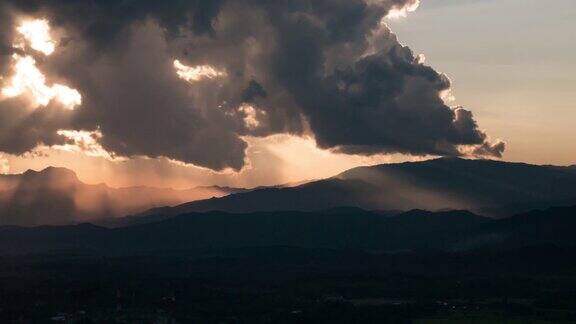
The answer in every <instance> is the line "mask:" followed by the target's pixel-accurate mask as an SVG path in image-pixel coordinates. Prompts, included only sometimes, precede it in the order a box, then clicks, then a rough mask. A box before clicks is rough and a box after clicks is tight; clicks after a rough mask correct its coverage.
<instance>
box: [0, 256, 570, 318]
mask: <svg viewBox="0 0 576 324" xmlns="http://www.w3.org/2000/svg"><path fill="white" fill-rule="evenodd" d="M216 255H218V256H216ZM575 257H576V250H573V249H562V248H558V247H554V246H541V247H533V248H531V249H520V250H511V251H507V252H505V253H433V252H420V253H407V254H396V255H393V254H381V255H376V254H368V253H365V252H361V251H351V250H350V251H344V250H341V251H335V250H318V249H298V248H285V247H284V248H283V247H277V248H266V249H258V248H252V249H238V250H225V251H224V250H221V251H205V255H204V256H194V257H187V256H184V255H180V256H132V257H96V256H74V255H67V256H64V255H58V256H56V255H43V256H34V257H31V256H26V257H5V258H2V259H1V268H0V273H1V278H0V296H1V298H0V319H1V322H2V323H10V322H13V323H22V322H24V323H50V322H66V323H463V322H465V323H548V322H552V321H554V322H562V321H564V322H567V323H572V322H574V321H575V320H576V311H575V310H576V262H575V261H574V260H576V258H575Z"/></svg>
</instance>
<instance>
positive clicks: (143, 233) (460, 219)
mask: <svg viewBox="0 0 576 324" xmlns="http://www.w3.org/2000/svg"><path fill="white" fill-rule="evenodd" d="M489 221H490V219H488V218H485V217H481V216H477V215H474V214H472V213H469V212H466V211H450V212H439V213H431V212H426V211H411V212H408V213H405V214H401V215H397V216H393V217H387V216H382V215H380V214H378V213H374V212H368V211H364V210H361V209H357V208H336V209H330V210H325V211H316V212H290V211H283V212H259V213H251V214H230V213H224V212H209V213H193V214H186V215H180V216H177V217H173V218H171V219H168V220H164V221H161V222H157V223H149V224H144V225H134V226H129V227H124V228H116V229H108V228H104V227H98V226H95V225H90V224H81V225H74V226H42V227H35V228H21V227H4V228H0V253H1V254H10V253H41V252H58V251H78V252H82V251H90V253H97V254H99V253H102V254H109V253H112V254H140V253H144V254H147V253H177V252H179V251H180V252H184V253H191V252H193V251H198V250H206V249H228V248H235V249H236V248H251V247H277V246H288V247H302V248H329V249H366V250H376V251H379V250H386V251H392V250H405V249H415V248H426V247H427V245H428V244H429V242H430V241H434V242H436V241H442V240H443V237H445V233H452V232H460V231H465V230H467V229H470V228H473V227H474V226H477V225H480V224H484V223H486V222H489Z"/></svg>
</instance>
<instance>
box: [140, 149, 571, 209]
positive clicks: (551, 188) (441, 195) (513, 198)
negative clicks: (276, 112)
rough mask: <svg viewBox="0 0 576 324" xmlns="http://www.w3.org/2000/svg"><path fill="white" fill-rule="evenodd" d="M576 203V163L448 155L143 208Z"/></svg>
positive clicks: (500, 206) (472, 206)
mask: <svg viewBox="0 0 576 324" xmlns="http://www.w3.org/2000/svg"><path fill="white" fill-rule="evenodd" d="M572 204H576V172H574V168H573V167H556V166H554V167H553V166H537V165H530V164H524V163H509V162H500V161H491V160H466V159H459V158H441V159H435V160H428V161H422V162H408V163H398V164H383V165H377V166H371V167H360V168H355V169H351V170H348V171H346V172H343V173H341V174H339V175H337V176H335V177H332V178H329V179H325V180H320V181H314V182H309V183H306V184H304V185H300V186H296V187H291V188H263V189H259V190H253V191H250V192H244V193H237V194H233V195H229V196H226V197H222V198H213V199H208V200H201V201H195V202H191V203H186V204H183V205H180V206H176V207H173V208H163V209H159V210H152V211H148V212H146V213H145V214H143V215H148V216H150V215H152V214H162V215H164V216H167V215H171V216H175V215H179V214H183V213H189V212H207V211H213V210H218V211H227V212H233V213H248V212H255V211H277V210H300V211H312V210H320V209H327V208H334V207H338V206H355V207H359V208H363V209H367V210H410V209H424V210H447V209H466V210H472V211H474V212H477V213H480V214H483V215H487V216H497V217H498V216H508V215H511V214H514V213H519V212H523V211H528V210H531V209H535V208H545V207H549V206H554V205H558V206H561V205H572Z"/></svg>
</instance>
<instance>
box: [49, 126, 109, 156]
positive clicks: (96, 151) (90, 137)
mask: <svg viewBox="0 0 576 324" xmlns="http://www.w3.org/2000/svg"><path fill="white" fill-rule="evenodd" d="M56 133H57V134H58V135H60V136H63V137H65V138H66V141H67V142H68V143H66V144H64V145H55V146H52V148H54V149H57V150H61V151H66V152H80V153H84V154H85V155H87V156H93V157H103V158H106V159H109V160H114V158H113V157H112V155H111V154H110V153H108V151H106V150H105V149H104V148H103V147H102V145H100V143H99V142H98V141H99V140H100V139H101V138H102V133H101V132H100V131H99V130H96V131H83V130H81V131H78V130H68V129H61V130H59V131H58V132H56Z"/></svg>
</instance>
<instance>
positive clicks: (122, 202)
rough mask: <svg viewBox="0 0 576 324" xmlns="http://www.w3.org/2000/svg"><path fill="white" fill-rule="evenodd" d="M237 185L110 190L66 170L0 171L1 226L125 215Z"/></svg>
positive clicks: (222, 192)
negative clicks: (2, 173) (1, 173)
mask: <svg viewBox="0 0 576 324" xmlns="http://www.w3.org/2000/svg"><path fill="white" fill-rule="evenodd" d="M238 190H239V189H234V188H220V187H198V188H193V189H188V190H174V189H162V188H152V187H128V188H110V187H108V186H106V185H104V184H99V185H89V184H85V183H83V182H81V181H80V180H79V179H78V177H77V176H76V174H75V173H74V172H73V171H71V170H68V169H65V168H55V167H49V168H46V169H44V170H42V171H39V172H37V171H33V170H28V171H26V172H24V173H22V174H18V175H0V225H22V226H36V225H48V224H73V223H79V222H85V221H89V220H95V219H102V218H110V217H118V216H124V215H126V214H131V213H138V212H142V211H145V210H147V209H150V208H153V207H157V206H166V205H177V204H180V203H183V202H187V201H191V200H196V199H205V198H209V197H214V196H222V195H226V194H229V193H231V192H237V191H238Z"/></svg>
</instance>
